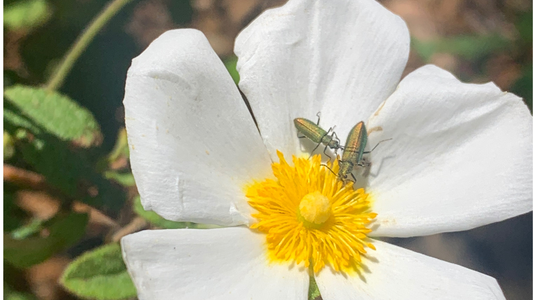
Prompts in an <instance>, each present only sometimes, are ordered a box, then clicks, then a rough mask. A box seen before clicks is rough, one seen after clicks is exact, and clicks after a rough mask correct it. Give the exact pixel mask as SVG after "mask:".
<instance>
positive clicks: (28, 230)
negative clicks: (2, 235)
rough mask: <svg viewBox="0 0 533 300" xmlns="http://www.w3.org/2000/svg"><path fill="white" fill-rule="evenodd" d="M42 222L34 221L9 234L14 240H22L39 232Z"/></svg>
mask: <svg viewBox="0 0 533 300" xmlns="http://www.w3.org/2000/svg"><path fill="white" fill-rule="evenodd" d="M42 225H43V220H40V219H34V220H32V221H31V222H30V223H29V224H26V225H24V226H22V227H19V228H17V229H15V230H13V231H12V232H11V236H12V237H13V238H14V239H16V240H22V239H25V238H27V237H30V236H32V235H34V234H36V233H38V232H39V231H41V229H43V228H42Z"/></svg>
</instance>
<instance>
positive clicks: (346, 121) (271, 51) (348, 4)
mask: <svg viewBox="0 0 533 300" xmlns="http://www.w3.org/2000/svg"><path fill="white" fill-rule="evenodd" d="M235 53H236V54H237V56H238V57H239V62H238V70H239V74H240V75H241V81H240V83H239V86H240V88H241V90H242V91H243V92H244V94H245V95H246V96H247V98H248V100H249V101H250V104H251V106H252V110H253V112H254V115H255V117H256V120H257V123H258V124H259V128H260V130H261V135H262V136H263V139H264V140H265V143H266V145H267V148H268V149H269V151H270V153H271V154H273V155H275V151H274V150H275V149H279V150H281V151H283V152H284V153H285V154H294V153H298V152H299V143H298V139H297V138H296V129H295V128H294V125H293V119H294V118H296V117H305V118H308V119H310V120H316V116H315V115H316V113H317V112H318V111H321V112H322V120H321V125H322V126H323V127H325V128H326V129H327V128H329V127H332V126H334V125H338V126H337V128H336V129H337V132H338V133H339V136H340V137H341V139H342V138H344V136H345V135H346V134H347V133H348V131H349V130H350V129H351V127H352V126H353V125H355V124H356V123H357V122H358V121H360V120H362V119H363V118H365V119H366V117H368V115H370V113H372V112H373V111H374V110H375V109H376V108H377V107H378V105H379V104H380V103H381V102H382V101H383V100H385V99H386V98H387V97H388V96H389V95H390V94H391V93H392V92H393V91H394V89H395V88H396V85H397V83H398V81H399V79H400V76H401V74H402V71H403V69H404V67H405V63H406V61H407V57H408V53H409V32H408V31H407V27H406V25H405V23H404V22H403V21H402V20H401V19H400V18H399V17H398V16H396V15H394V14H392V13H391V12H389V11H388V10H386V9H385V8H383V7H382V6H381V5H380V4H379V3H377V2H375V1H372V0H343V1H335V3H334V4H332V3H331V1H328V0H321V1H317V0H294V1H289V2H288V3H287V4H286V5H285V6H283V7H281V8H277V9H272V10H268V11H266V12H264V13H263V14H262V15H261V16H260V17H259V18H257V19H256V20H255V21H254V22H253V23H252V24H251V25H250V26H248V27H247V28H246V29H245V30H243V31H242V32H241V34H240V35H239V36H238V37H237V41H236V44H235Z"/></svg>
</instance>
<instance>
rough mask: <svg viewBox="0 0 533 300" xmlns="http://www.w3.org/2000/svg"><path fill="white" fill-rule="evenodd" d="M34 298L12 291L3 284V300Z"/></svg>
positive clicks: (29, 299) (32, 299) (33, 297)
mask: <svg viewBox="0 0 533 300" xmlns="http://www.w3.org/2000/svg"><path fill="white" fill-rule="evenodd" d="M34 299H36V298H35V296H33V295H31V294H28V293H22V292H18V291H15V290H13V289H12V288H11V287H9V285H7V284H6V283H5V282H4V300H34Z"/></svg>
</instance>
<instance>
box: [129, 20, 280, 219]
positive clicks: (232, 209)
mask: <svg viewBox="0 0 533 300" xmlns="http://www.w3.org/2000/svg"><path fill="white" fill-rule="evenodd" d="M124 106H125V109H126V127H127V131H128V141H129V145H130V155H131V165H132V170H133V175H134V176H135V180H136V182H137V187H138V189H139V193H140V195H141V199H142V203H143V205H144V207H145V208H146V209H152V210H154V211H155V212H157V213H158V214H160V215H161V216H163V217H165V218H167V219H170V220H180V221H192V222H200V223H212V224H213V223H214V224H221V225H235V224H243V223H246V222H248V221H247V218H248V217H249V213H250V208H249V205H248V204H247V201H246V198H245V196H244V193H243V190H242V189H243V185H244V184H246V183H247V182H249V181H250V180H251V179H252V178H263V177H265V176H266V174H270V173H271V171H270V163H271V161H270V159H269V157H268V154H267V152H266V149H265V147H264V144H263V143H262V140H261V138H260V136H259V134H258V131H257V128H256V127H255V125H254V122H253V120H252V118H251V116H250V114H249V112H248V110H247V108H246V106H245V104H244V102H243V101H242V98H241V96H240V94H239V91H238V89H237V87H236V86H235V84H234V83H233V81H232V79H231V77H230V76H229V74H228V72H227V71H226V69H225V67H224V65H223V64H222V62H221V61H220V59H219V58H218V57H217V56H216V54H215V52H214V51H213V49H211V47H210V46H209V43H208V42H207V39H206V38H205V36H204V35H203V34H202V33H201V32H199V31H197V30H191V29H181V30H173V31H168V32H166V33H164V34H163V35H162V36H160V37H159V38H158V39H156V40H155V41H154V42H153V43H152V44H151V45H150V46H149V47H148V49H146V50H145V51H144V52H143V53H142V54H141V55H140V56H139V57H137V58H136V59H134V60H133V63H132V66H131V68H130V69H129V71H128V78H127V80H126V94H125V97H124Z"/></svg>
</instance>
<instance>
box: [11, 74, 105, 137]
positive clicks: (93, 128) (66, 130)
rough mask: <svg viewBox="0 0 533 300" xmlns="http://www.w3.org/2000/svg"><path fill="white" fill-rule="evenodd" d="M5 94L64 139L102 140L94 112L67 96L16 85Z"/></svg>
mask: <svg viewBox="0 0 533 300" xmlns="http://www.w3.org/2000/svg"><path fill="white" fill-rule="evenodd" d="M4 96H5V97H6V99H7V100H8V101H9V102H10V103H11V104H13V105H14V106H15V107H16V108H18V109H19V110H20V114H21V115H23V116H25V117H26V118H28V119H29V120H31V121H32V122H33V123H34V125H35V126H37V127H40V128H43V129H44V130H46V131H47V132H48V133H50V134H52V135H55V136H57V137H59V138H60V139H61V140H65V141H74V142H75V143H76V144H77V145H80V146H83V147H88V146H91V145H94V144H97V143H99V142H100V141H101V139H102V135H101V133H100V126H99V125H98V123H97V122H96V120H95V119H94V117H93V115H92V114H91V113H90V112H89V111H88V110H87V109H85V108H82V107H80V106H79V105H78V104H76V103H75V102H74V101H72V100H71V99H70V98H68V97H67V96H65V95H62V94H59V93H57V92H51V91H47V90H45V89H42V88H35V87H30V86H22V85H17V86H14V87H9V88H6V90H5V91H4Z"/></svg>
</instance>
